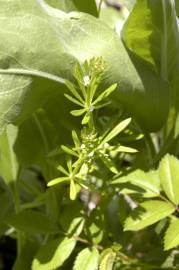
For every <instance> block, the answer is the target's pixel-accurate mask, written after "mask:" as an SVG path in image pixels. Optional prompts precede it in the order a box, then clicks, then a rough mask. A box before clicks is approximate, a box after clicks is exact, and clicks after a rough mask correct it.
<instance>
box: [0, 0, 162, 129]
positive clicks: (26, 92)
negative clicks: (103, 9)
mask: <svg viewBox="0 0 179 270" xmlns="http://www.w3.org/2000/svg"><path fill="white" fill-rule="evenodd" d="M7 6H8V8H6V7H7ZM0 15H2V16H0V25H1V26H2V27H1V31H0V37H1V40H3V42H2V43H1V44H0V51H1V55H0V77H1V99H0V105H1V106H0V119H1V121H0V122H1V123H0V127H1V128H3V127H4V126H5V124H6V123H8V122H16V123H19V122H21V121H23V120H24V119H25V118H26V117H27V116H29V114H31V113H32V112H33V111H34V110H35V109H36V108H38V107H40V106H41V105H42V104H44V103H45V102H47V101H48V100H49V97H53V96H54V95H55V93H57V92H61V93H63V91H64V89H65V84H64V82H65V80H66V79H70V80H71V74H72V72H73V67H74V64H75V63H76V61H77V60H78V61H80V62H84V61H85V60H86V59H89V58H92V57H94V56H102V57H103V58H104V60H105V63H106V66H107V68H106V71H105V76H104V78H105V80H104V84H105V88H106V85H108V86H110V85H111V84H112V83H114V82H119V84H120V87H119V90H120V94H119V91H116V96H117V99H115V101H116V102H118V101H117V100H118V99H119V100H120V101H121V102H122V103H123V104H124V105H125V106H126V107H127V108H128V109H129V112H130V114H132V115H134V116H135V118H136V119H137V120H139V121H140V120H141V119H142V121H143V123H144V125H145V126H146V127H148V129H154V128H156V127H157V128H158V126H161V123H162V119H163V118H165V114H163V113H162V114H161V113H160V114H159V113H156V112H155V110H154V108H153V107H155V104H153V103H151V99H150V98H148V94H147V92H146V90H145V91H144V87H143V82H142V81H141V79H140V78H139V76H138V74H137V72H136V70H135V68H134V67H133V65H132V63H131V61H130V59H129V56H128V55H127V52H126V50H125V49H124V46H123V44H122V43H121V41H120V39H119V37H118V36H117V34H115V33H114V32H113V31H112V30H111V29H110V28H109V27H108V26H106V25H105V24H103V22H101V21H100V20H98V19H97V18H95V17H93V16H90V15H88V14H83V13H78V12H75V13H74V12H73V13H64V12H62V11H61V10H59V9H55V8H52V7H50V6H48V5H47V4H46V3H45V2H44V1H41V0H38V1H34V0H29V1H26V2H24V1H23V0H14V1H12V0H7V1H6V2H4V0H1V1H0ZM37 26H38V27H37ZM2 29H3V30H2ZM109 41H110V42H109ZM34 44H35V46H34ZM64 79H65V80H64ZM105 88H104V89H105ZM152 89H153V88H152ZM146 94H147V96H146ZM60 98H61V99H64V97H63V95H61V97H60ZM162 98H163V95H162V97H161V100H160V106H158V104H157V105H156V106H157V108H158V107H163V106H162V103H161V102H162ZM152 100H153V99H152ZM64 102H65V101H64ZM146 103H147V105H146ZM64 104H65V103H64ZM136 104H137V105H136ZM117 106H119V105H117ZM143 108H146V110H143ZM141 111H142V113H141ZM153 111H154V112H155V117H153V118H152V121H151V113H152V112H153ZM149 116H150V117H149ZM65 118H66V116H65ZM144 120H145V122H144ZM64 121H65V119H64Z"/></svg>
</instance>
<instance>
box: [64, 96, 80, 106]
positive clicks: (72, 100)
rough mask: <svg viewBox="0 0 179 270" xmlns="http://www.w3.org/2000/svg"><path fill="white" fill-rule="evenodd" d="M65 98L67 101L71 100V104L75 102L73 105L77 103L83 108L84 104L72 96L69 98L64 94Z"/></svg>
mask: <svg viewBox="0 0 179 270" xmlns="http://www.w3.org/2000/svg"><path fill="white" fill-rule="evenodd" d="M64 96H65V97H66V98H67V99H69V100H70V101H71V102H73V103H75V104H77V105H79V106H81V107H83V104H82V103H81V102H80V101H78V100H77V99H75V98H73V97H72V96H69V95H68V94H64Z"/></svg>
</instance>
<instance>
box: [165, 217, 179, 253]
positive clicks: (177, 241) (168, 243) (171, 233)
mask: <svg viewBox="0 0 179 270" xmlns="http://www.w3.org/2000/svg"><path fill="white" fill-rule="evenodd" d="M178 245H179V219H176V220H172V221H171V223H170V225H169V227H168V229H167V230H166V232H165V237H164V248H165V250H169V249H171V248H174V247H176V246H178Z"/></svg>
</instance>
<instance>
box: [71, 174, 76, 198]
mask: <svg viewBox="0 0 179 270" xmlns="http://www.w3.org/2000/svg"><path fill="white" fill-rule="evenodd" d="M76 195H77V190H76V185H75V182H74V180H73V179H71V181H70V199H71V200H72V201H73V200H75V199H76Z"/></svg>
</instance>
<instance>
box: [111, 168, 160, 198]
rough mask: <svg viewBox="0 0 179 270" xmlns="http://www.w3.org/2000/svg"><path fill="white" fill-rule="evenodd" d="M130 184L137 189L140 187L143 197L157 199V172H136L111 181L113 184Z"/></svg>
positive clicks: (158, 183)
mask: <svg viewBox="0 0 179 270" xmlns="http://www.w3.org/2000/svg"><path fill="white" fill-rule="evenodd" d="M125 182H130V183H132V184H133V185H136V186H137V187H140V188H141V189H142V190H141V191H139V192H143V193H144V196H145V197H149V198H152V197H157V196H159V194H160V179H159V175H158V171H149V172H144V171H142V170H136V171H134V172H132V173H130V174H128V175H126V176H123V177H120V178H118V179H115V180H114V181H113V184H115V185H117V184H120V183H125Z"/></svg>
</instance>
